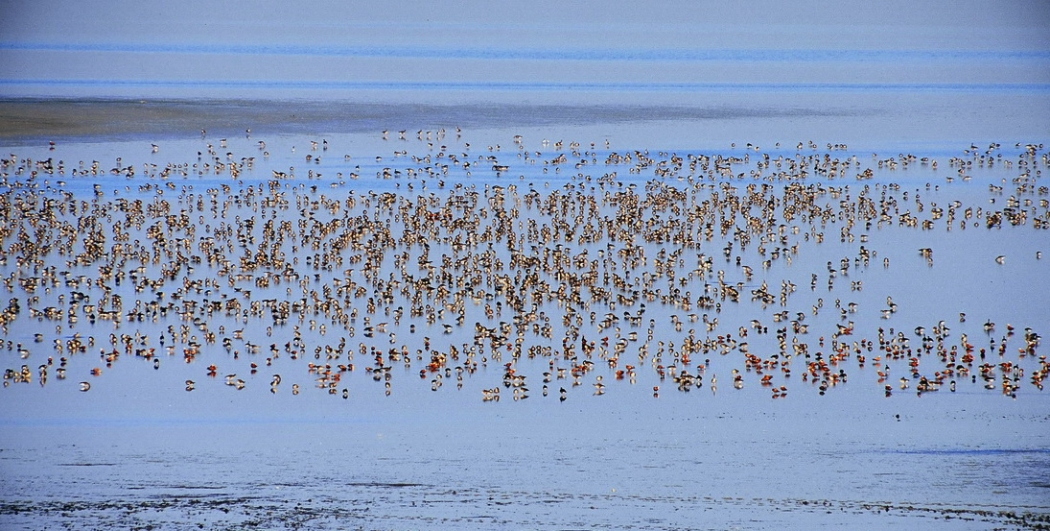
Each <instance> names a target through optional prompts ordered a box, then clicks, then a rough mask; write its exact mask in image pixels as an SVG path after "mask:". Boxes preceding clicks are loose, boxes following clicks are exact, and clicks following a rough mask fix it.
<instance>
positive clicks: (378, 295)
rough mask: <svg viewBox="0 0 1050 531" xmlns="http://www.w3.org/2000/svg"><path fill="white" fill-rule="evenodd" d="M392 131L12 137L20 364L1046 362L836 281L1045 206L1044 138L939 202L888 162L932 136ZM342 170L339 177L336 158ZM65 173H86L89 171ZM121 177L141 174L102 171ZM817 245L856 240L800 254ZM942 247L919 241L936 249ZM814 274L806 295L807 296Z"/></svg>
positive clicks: (1030, 343) (822, 381)
mask: <svg viewBox="0 0 1050 531" xmlns="http://www.w3.org/2000/svg"><path fill="white" fill-rule="evenodd" d="M245 136H246V137H248V138H250V136H251V131H250V130H246V131H245ZM413 136H414V137H415V138H416V143H415V144H411V143H410V142H411V140H410V139H411V138H412V137H413ZM390 138H391V133H390V132H388V131H384V132H383V133H382V140H383V141H384V142H398V141H400V142H404V143H405V146H406V147H403V146H398V147H399V149H394V150H392V155H390V156H386V155H381V156H376V157H375V158H374V164H373V163H372V161H373V159H371V158H369V159H368V160H367V163H365V164H363V165H362V164H360V163H358V162H357V161H356V160H352V159H351V156H350V155H345V156H342V157H336V161H337V162H336V163H335V164H332V163H329V164H328V165H324V166H322V163H321V160H322V158H323V159H325V160H326V162H327V161H329V160H330V159H329V157H328V152H329V144H328V141H327V140H321V141H320V142H318V141H310V148H309V150H308V151H307V153H306V154H305V155H303V154H301V153H300V154H299V155H293V156H294V157H295V158H297V159H298V158H301V159H302V160H303V163H302V165H300V166H299V167H298V168H296V167H295V166H292V167H289V168H287V169H285V168H283V167H282V168H280V169H277V168H269V169H268V170H263V172H264V173H257V172H256V170H255V166H256V164H259V162H257V161H258V160H259V159H261V160H264V161H266V160H269V159H270V157H271V155H270V152H269V151H268V150H267V149H268V146H267V143H266V142H264V141H258V142H257V143H255V144H252V145H254V146H255V147H256V148H257V150H258V153H254V154H252V155H251V156H242V157H236V156H235V155H234V153H233V152H232V151H231V150H230V148H229V147H228V145H229V143H228V142H227V140H226V139H222V140H220V141H219V142H218V146H216V145H214V144H213V143H211V142H209V141H208V137H207V132H205V131H202V132H201V147H202V149H201V151H199V152H198V153H197V159H196V160H195V161H190V162H169V163H157V162H155V161H156V160H158V157H160V156H161V153H162V151H161V149H160V146H158V145H156V144H153V145H151V146H150V155H148V156H149V157H150V158H149V161H150V162H145V163H141V164H138V165H134V164H125V162H124V161H123V160H122V159H119V158H118V159H117V160H116V164H115V165H114V166H113V167H112V168H110V169H106V168H104V165H103V164H102V163H101V162H99V161H91V162H84V161H81V162H79V163H76V164H70V163H67V162H65V161H62V160H58V161H55V160H54V157H49V158H47V159H46V160H31V159H29V158H25V157H19V156H18V155H17V154H12V155H10V157H9V158H4V159H3V160H2V161H0V187H2V188H3V190H4V193H3V195H2V196H0V210H2V213H3V215H2V219H3V221H2V222H0V273H2V284H3V285H2V286H0V290H2V291H4V292H6V294H7V296H6V297H5V298H6V299H7V302H6V307H4V308H2V310H0V331H2V333H3V335H4V336H6V337H4V338H0V360H4V363H6V364H8V365H9V367H8V368H6V369H5V371H4V378H3V385H4V387H9V386H11V385H14V384H19V383H22V384H28V383H31V382H34V381H35V382H38V383H39V385H41V386H45V385H46V384H48V382H49V381H50V378H51V376H52V374H53V375H54V377H55V379H57V380H60V381H61V380H66V379H67V377H68V376H71V372H72V371H73V370H74V369H73V367H74V366H80V365H84V364H83V363H80V364H78V363H76V362H77V361H78V360H93V361H91V362H86V364H87V365H91V366H93V367H92V368H90V370H82V369H77V371H78V372H77V373H76V374H77V375H78V376H81V375H83V377H84V378H83V380H81V379H80V378H74V380H80V381H79V384H78V385H79V389H80V390H81V391H84V392H87V391H89V390H90V389H92V382H93V381H95V380H96V379H97V378H101V377H102V375H103V373H104V372H108V371H110V370H114V371H116V370H117V369H118V367H119V362H120V361H122V360H124V359H128V358H130V359H133V360H141V361H143V362H145V363H149V364H152V366H153V368H154V369H157V370H160V368H161V366H162V364H166V363H168V362H169V361H168V360H173V361H178V362H181V363H184V364H187V365H188V366H190V367H198V366H199V367H200V368H199V369H193V371H194V372H199V376H195V377H194V378H195V379H187V380H185V382H184V384H185V390H186V391H194V390H195V389H197V388H198V386H199V385H202V384H203V382H205V381H211V380H220V381H222V382H223V383H224V384H225V385H227V386H229V387H232V388H234V389H238V390H239V389H244V388H246V387H248V386H250V385H251V384H252V382H253V381H254V379H255V378H256V377H259V378H262V379H263V380H264V381H265V380H267V379H268V380H269V390H270V392H272V393H274V394H277V393H280V392H285V391H284V389H286V387H290V391H289V392H290V393H292V394H293V395H298V394H299V393H300V392H301V390H300V384H299V383H292V384H290V385H289V384H285V383H284V382H285V380H291V381H297V380H300V379H302V381H304V382H306V381H309V382H310V383H311V385H310V387H314V388H317V389H319V390H321V391H322V392H326V393H329V394H331V395H335V396H341V397H342V398H344V399H349V398H350V396H351V391H350V389H351V384H350V382H351V379H352V375H354V374H359V373H364V374H365V375H366V378H371V379H372V380H374V381H375V382H377V384H381V385H382V387H383V389H384V392H385V394H386V395H388V396H389V395H391V393H392V391H393V389H394V382H396V381H400V380H409V381H411V380H416V379H418V380H420V381H422V382H424V384H425V385H427V386H429V388H430V389H431V390H432V391H434V392H438V391H439V390H441V389H442V387H443V386H445V385H454V386H455V387H456V388H457V389H463V388H464V385H465V382H468V381H470V380H472V379H475V378H482V379H483V378H491V379H490V380H486V381H487V382H488V383H482V384H481V385H480V387H482V389H481V392H480V395H481V399H482V400H483V401H486V402H495V401H499V400H500V398H501V397H503V398H511V399H514V400H522V399H526V398H528V397H529V396H530V393H531V391H530V387H535V386H536V384H535V383H533V382H536V380H540V382H539V386H540V389H541V393H542V395H543V396H548V395H554V394H557V396H558V398H559V400H561V401H565V400H567V399H568V397H569V395H570V391H572V390H574V389H575V388H577V387H580V386H585V388H589V389H592V390H593V394H594V395H604V394H606V393H607V392H612V388H614V387H616V386H620V385H635V384H637V383H638V382H639V380H641V381H642V382H643V385H645V386H646V388H647V389H648V387H651V389H652V394H653V396H654V397H658V396H660V394H661V393H662V392H664V391H665V390H675V391H679V392H688V391H690V390H694V389H698V388H701V387H704V386H706V387H707V388H708V389H709V390H710V392H711V393H717V392H718V389H719V384H720V383H721V381H720V380H719V378H718V374H717V373H718V371H719V370H721V371H723V374H725V375H726V376H727V378H728V382H729V386H730V387H732V388H734V389H736V390H740V389H742V388H744V387H745V386H750V385H757V386H760V387H762V388H766V389H768V392H769V394H770V396H771V397H772V398H774V399H779V398H784V397H786V396H788V392H789V388H790V389H791V390H792V392H794V391H793V390H794V389H798V388H801V389H813V390H814V391H815V392H817V393H819V394H821V395H823V394H825V393H828V392H830V391H831V390H832V389H834V388H836V387H839V386H843V385H845V384H846V383H847V381H849V382H851V385H858V383H859V382H863V381H865V380H867V381H871V382H876V383H877V385H878V386H879V390H880V392H883V391H884V392H885V395H886V396H891V395H892V394H893V393H895V392H900V391H911V392H915V393H917V394H919V395H922V394H923V393H929V392H934V391H937V390H939V389H945V388H947V389H948V390H949V391H950V392H955V391H956V389H957V388H959V387H960V386H962V385H965V384H970V385H974V386H980V387H983V388H986V389H988V390H998V391H999V392H1000V393H1002V394H1003V395H1006V396H1010V397H1015V398H1016V396H1017V393H1018V391H1019V390H1020V389H1021V388H1022V386H1023V385H1024V384H1025V383H1027V384H1029V385H1030V386H1031V387H1032V388H1033V389H1038V390H1039V391H1041V390H1042V388H1043V381H1044V380H1045V379H1046V377H1047V376H1048V375H1050V363H1048V362H1047V360H1046V356H1045V355H1042V354H1039V352H1038V347H1039V344H1040V341H1041V337H1040V335H1039V333H1038V331H1036V330H1035V329H1033V328H1031V327H1015V326H1013V325H1010V324H1005V323H995V322H992V320H987V321H985V322H984V323H983V324H982V325H981V327H980V331H979V332H977V330H974V329H970V328H967V327H968V326H970V325H967V324H965V323H967V320H966V315H965V313H958V312H954V313H952V316H953V317H952V319H951V321H952V322H951V323H950V324H949V323H948V322H946V320H939V321H938V322H937V323H936V324H932V323H927V326H930V329H929V330H927V329H926V328H925V326H916V327H914V328H913V329H912V328H911V327H910V326H909V325H905V326H904V327H901V326H900V325H899V324H898V323H896V322H895V320H896V315H897V314H898V312H899V306H898V303H897V302H896V301H894V298H893V296H892V295H889V296H887V297H886V299H885V303H886V304H885V307H882V308H878V309H876V310H877V313H873V314H874V315H878V316H879V318H880V319H884V320H886V326H879V327H876V328H873V329H870V330H861V329H859V328H858V326H857V325H855V323H854V320H855V319H857V316H858V315H863V314H864V312H865V311H871V309H869V308H861V307H860V305H858V304H857V303H856V302H849V301H846V300H844V295H843V294H849V293H854V292H860V291H862V290H863V289H864V279H865V277H866V276H868V273H866V271H867V270H868V268H869V267H870V266H871V264H872V263H874V264H876V266H877V265H879V264H880V263H881V265H882V267H883V268H889V267H890V258H889V256H883V257H882V259H881V260H879V259H878V256H879V254H883V255H886V254H887V252H886V251H889V252H891V253H892V252H896V251H898V250H897V249H888V250H884V252H883V253H879V252H878V251H877V250H876V249H874V248H872V247H870V246H871V243H870V241H869V239H870V238H871V236H872V234H874V233H876V232H877V231H881V230H898V231H920V230H921V231H930V230H940V231H952V230H956V231H958V230H995V229H998V230H1028V231H1043V230H1046V229H1047V228H1050V208H1048V197H1050V194H1048V191H1047V187H1046V186H1043V185H1040V184H1039V176H1040V174H1041V169H1042V168H1045V167H1047V166H1050V160H1048V156H1047V154H1046V152H1044V151H1043V148H1042V146H1041V145H1025V146H1021V145H1017V146H1015V147H1016V148H1018V150H1017V151H1018V154H1017V156H1016V157H1010V156H1004V155H1003V150H1002V148H1001V146H999V145H998V144H992V145H990V146H988V147H987V148H986V149H985V148H979V147H978V146H970V149H966V150H965V151H964V153H963V155H962V156H961V157H955V158H952V159H950V160H948V161H947V167H948V170H947V171H948V172H950V175H949V176H948V177H946V180H947V181H948V182H954V181H959V182H964V181H969V180H971V174H972V173H973V171H974V169H975V168H993V167H1000V168H1005V169H1008V170H1009V172H1010V174H1011V175H1014V176H1016V177H1013V178H1012V179H1011V180H1010V181H1008V182H1003V183H1000V184H1001V185H1000V184H990V185H989V188H988V195H987V198H988V200H989V204H987V205H979V204H968V203H964V202H962V201H959V200H954V201H951V202H947V203H944V204H938V203H937V202H935V201H932V200H929V199H926V200H925V201H924V199H923V198H922V196H921V193H926V194H936V193H937V191H938V190H939V186H934V187H932V188H931V185H928V184H927V185H926V186H925V189H924V190H922V191H920V190H919V189H914V190H902V188H901V186H899V185H895V184H878V183H871V182H870V181H871V179H872V178H873V176H874V175H875V174H876V172H892V171H899V170H905V169H907V168H909V167H916V168H923V169H925V170H929V171H932V170H933V169H935V168H936V167H937V161H936V160H931V159H928V158H918V157H915V156H912V155H899V156H896V157H888V158H879V157H877V156H873V157H872V158H871V160H861V157H858V156H856V155H852V156H847V155H845V153H844V152H845V151H846V150H847V149H848V148H847V147H846V146H844V145H837V144H836V145H832V144H829V145H828V146H827V150H826V151H822V150H820V148H819V147H818V146H817V145H816V144H815V143H813V142H809V143H799V144H798V145H797V146H796V152H795V153H794V154H790V152H789V154H787V155H784V154H779V155H776V156H773V155H771V154H769V153H763V152H762V151H761V150H760V148H758V147H757V146H754V145H750V144H749V145H748V146H747V147H746V149H744V150H743V151H741V149H738V148H736V147H735V146H733V148H732V150H731V151H732V154H730V155H718V154H715V155H707V154H699V153H697V154H684V155H678V154H675V153H649V152H647V151H622V152H618V151H614V150H612V149H610V146H609V145H608V143H607V142H606V143H605V144H604V145H603V146H597V145H596V144H594V143H592V144H590V145H589V148H588V147H584V146H581V144H579V143H577V142H568V143H563V142H548V141H543V142H542V143H541V147H542V149H541V150H538V151H534V150H529V149H526V147H525V143H524V140H523V139H522V138H521V137H520V136H515V137H513V138H512V139H511V144H510V145H508V146H507V147H506V148H504V147H501V146H498V145H491V146H487V147H485V148H477V147H473V146H470V144H469V143H466V142H463V141H462V140H461V131H459V130H458V129H457V130H456V131H455V136H454V138H453V137H452V135H451V134H449V135H446V131H445V130H438V131H424V130H420V131H418V132H416V133H415V134H414V135H413V134H412V133H409V132H406V131H400V132H397V139H396V140H390ZM407 146H413V147H415V148H419V149H420V151H421V153H422V154H417V155H410V154H409V149H408V147H407ZM271 147H272V146H271ZM779 148H780V146H779V145H778V146H777V149H778V150H779ZM49 149H50V150H51V151H54V150H55V149H56V146H55V144H54V143H52V144H51V145H50V146H49ZM292 150H293V151H294V148H292ZM781 153H782V152H781ZM840 154H842V156H841V158H840V156H839V155H840ZM508 159H509V160H508ZM391 161H393V162H391ZM331 167H335V168H336V169H335V171H336V175H335V176H331V175H324V174H323V173H322V169H323V170H324V173H330V172H329V171H328V168H331ZM372 173H374V177H373V176H372V175H370V174H372ZM525 173H529V174H531V175H535V176H538V178H539V180H540V184H539V186H536V185H532V184H528V185H526V184H525V179H524V174H525ZM516 174H518V175H521V177H520V178H518V179H515V178H514V176H515V175H516ZM372 179H374V180H372ZM475 179H479V180H480V182H481V183H482V184H481V185H480V186H479V185H476V184H473V181H474V180H475ZM67 180H68V181H75V180H85V181H91V182H94V183H95V184H94V185H93V188H92V190H91V191H90V192H86V193H85V192H76V191H71V189H72V188H73V187H68V186H67ZM125 181H126V182H127V183H129V184H128V185H127V186H125V187H124V191H123V192H121V190H119V184H117V186H118V189H116V190H114V191H113V192H112V193H111V192H108V191H107V190H106V187H107V186H109V185H103V184H101V183H107V182H112V183H123V182H125ZM348 181H349V182H348ZM558 183H564V184H563V185H562V186H558ZM212 184H214V185H212ZM322 184H329V185H330V190H328V191H326V190H325V189H324V187H323V186H321V185H322ZM132 185H134V186H135V189H133V188H132ZM1004 187H1006V188H1007V189H1004ZM1004 194H1007V195H1008V197H1007V198H1005V199H1004V198H1003V196H1004ZM825 240H827V242H828V243H825ZM1034 240H1036V241H1038V240H1037V239H1034ZM822 248H828V249H836V250H837V249H848V250H849V252H850V254H848V255H844V256H842V257H841V258H838V259H835V260H829V261H827V263H826V265H824V266H822V267H820V268H818V270H816V271H804V272H799V271H797V270H792V269H791V267H790V266H791V264H792V262H793V261H803V260H804V258H803V257H804V256H805V255H806V254H807V253H812V254H818V251H817V250H815V249H822ZM913 252H914V251H909V252H908V254H911V253H913ZM1032 252H1033V253H1035V256H1036V258H1037V259H1041V252H1040V251H1037V250H1036V249H1032ZM898 256H899V255H898ZM934 256H935V249H934V248H933V247H923V248H921V249H919V250H918V259H920V260H924V261H925V263H926V264H927V265H928V266H929V267H933V266H934ZM1005 260H1006V257H1005V255H1000V256H997V257H995V258H994V261H995V262H996V263H997V264H999V265H1003V264H1005ZM778 271H779V272H785V271H787V272H790V274H785V277H784V278H779V279H778V278H775V277H774V274H775V272H778ZM792 275H794V276H792ZM799 275H801V277H802V278H805V279H808V286H807V285H806V281H805V280H800V277H799ZM843 279H845V280H843ZM800 284H801V286H800ZM807 288H808V290H809V292H810V293H811V294H813V295H812V296H810V297H799V296H798V293H800V292H801V291H805V290H806V289H807ZM902 289H906V288H902ZM825 293H826V294H825ZM817 294H820V295H823V296H819V297H818V296H817ZM825 297H827V298H826V299H825ZM800 299H805V300H804V301H800ZM832 299H833V302H832ZM946 312H952V310H951V309H946ZM829 314H830V316H829ZM956 314H957V318H956V317H955V315H956ZM869 315H872V314H869ZM891 324H896V325H897V326H896V327H895V326H890V325H891ZM1041 324H1045V323H1041ZM955 328H959V331H958V332H957V331H956V330H954V329H955ZM905 329H908V330H905ZM981 334H983V335H984V336H985V338H984V339H983V340H982V339H980V335H981ZM29 360H38V361H35V362H31V361H29ZM32 365H36V369H35V370H33V369H31V368H30V367H31V366H32ZM869 366H870V370H869V369H867V367H869ZM220 367H222V368H223V369H224V370H221V371H220ZM273 367H281V368H282V369H281V370H284V371H285V372H284V374H283V375H282V374H281V373H278V372H276V370H275V369H271V368H273ZM268 369H270V370H268ZM81 371H82V372H81ZM260 371H261V372H262V373H263V374H262V375H260V374H258V373H259V372H260ZM289 371H291V373H289ZM1026 371H1027V373H1026ZM271 373H272V376H270V374H271ZM238 374H240V376H238ZM898 375H899V377H898ZM855 382H857V383H855ZM181 385H182V384H180V386H181Z"/></svg>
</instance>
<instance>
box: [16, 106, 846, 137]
mask: <svg viewBox="0 0 1050 531" xmlns="http://www.w3.org/2000/svg"><path fill="white" fill-rule="evenodd" d="M851 114H855V113H854V112H845V111H843V110H841V109H838V110H834V109H814V108H761V107H759V108H755V107H746V106H739V105H727V104H724V103H722V104H709V105H705V104H698V105H695V106H688V107H681V106H664V105H621V106H609V105H558V104H527V103H520V104H505V103H477V104H451V105H434V104H416V103H411V104H393V103H361V102H333V101H304V100H291V101H281V100H236V99H233V100H163V99H160V100H130V99H60V100H47V99H0V140H8V141H18V140H20V139H25V140H29V139H55V138H69V137H87V136H98V137H102V138H104V139H108V140H117V139H124V138H136V137H141V136H143V135H149V136H151V137H154V138H185V137H186V136H187V135H192V134H199V133H200V132H201V129H206V130H209V131H211V132H214V133H215V134H221V135H230V134H236V133H240V132H243V131H244V130H245V129H247V128H251V129H252V130H253V131H254V132H258V133H282V134H320V133H333V132H378V131H381V130H384V129H389V130H392V131H393V130H398V129H409V130H416V129H428V128H434V129H437V128H442V127H446V128H448V127H457V126H461V127H471V128H485V127H501V126H504V125H506V124H508V123H513V124H516V125H517V126H524V127H528V126H552V125H588V124H598V123H605V124H612V123H636V122H639V121H642V122H646V121H663V120H673V121H683V120H684V121H685V122H694V123H695V122H700V123H704V122H707V121H709V120H715V121H718V120H734V119H740V118H786V119H789V120H790V119H793V118H795V117H801V116H818V115H819V116H847V115H851Z"/></svg>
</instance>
